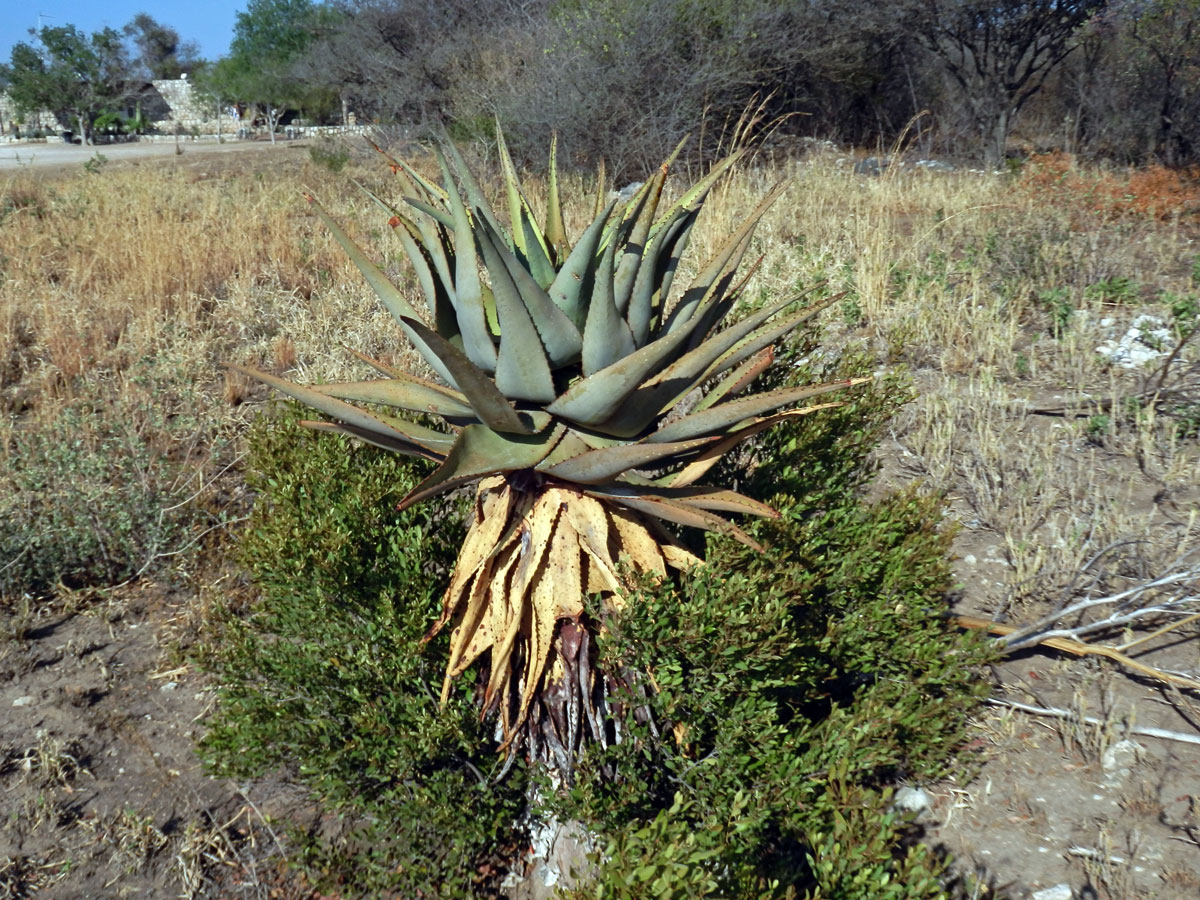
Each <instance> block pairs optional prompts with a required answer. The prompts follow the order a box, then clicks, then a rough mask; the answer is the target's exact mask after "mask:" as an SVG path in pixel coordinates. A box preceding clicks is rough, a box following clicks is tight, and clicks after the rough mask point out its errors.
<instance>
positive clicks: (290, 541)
mask: <svg viewBox="0 0 1200 900" xmlns="http://www.w3.org/2000/svg"><path fill="white" fill-rule="evenodd" d="M300 415H301V414H300V413H299V412H298V411H297V410H296V409H291V410H290V411H289V412H288V413H286V414H285V415H282V416H279V417H275V418H264V419H262V420H260V422H259V423H258V424H257V425H256V426H255V428H254V430H253V432H252V434H251V440H250V456H249V460H248V470H249V472H248V476H247V480H248V483H249V485H250V487H251V488H253V489H254V490H255V491H257V492H258V499H257V502H256V505H255V508H254V512H253V515H252V519H251V522H250V523H249V526H248V528H247V531H246V533H245V535H244V537H243V541H242V551H241V556H242V561H243V562H244V564H245V565H246V567H247V569H248V570H249V572H250V574H251V576H252V577H253V580H254V582H255V585H256V586H257V588H258V592H259V596H258V599H257V600H256V601H255V602H254V604H253V607H252V609H251V610H250V612H249V615H248V617H246V618H245V619H233V620H231V621H230V622H229V624H228V631H227V634H226V635H224V640H223V641H222V642H221V644H222V649H221V650H220V651H219V654H218V656H217V658H215V659H213V660H211V661H210V664H211V666H212V667H213V669H214V671H215V674H216V675H217V677H218V679H219V680H220V682H221V685H222V687H221V691H220V702H219V705H218V708H217V712H216V714H215V716H214V718H213V719H212V720H211V721H210V723H209V730H208V733H207V735H206V737H205V738H204V740H203V742H202V748H201V749H202V755H203V756H204V757H205V758H206V760H207V762H208V763H209V765H210V766H211V768H212V769H213V770H214V771H215V772H218V773H220V774H223V775H231V776H237V777H245V776H255V775H261V774H263V773H266V772H271V771H276V770H278V769H281V768H282V769H283V770H284V771H286V772H287V773H289V774H290V775H291V777H293V778H294V779H295V780H297V781H298V782H300V783H302V784H304V785H306V786H307V787H309V788H310V789H311V790H312V791H313V793H314V794H315V795H316V796H317V797H319V798H320V799H321V800H323V801H325V802H326V803H327V804H328V805H329V806H330V807H331V808H334V809H336V810H338V811H339V812H341V813H345V814H348V816H349V819H350V821H351V822H353V823H354V825H353V829H352V833H351V835H350V836H349V838H347V839H345V840H343V841H340V842H332V841H326V842H322V841H321V840H319V839H317V838H315V837H308V838H306V839H305V840H306V841H307V843H306V845H305V848H304V857H305V859H306V861H307V863H308V866H307V868H308V871H309V874H310V877H312V878H313V879H314V880H315V881H317V882H320V883H324V881H326V880H328V881H330V882H331V883H332V882H334V881H336V882H338V883H339V887H338V889H339V890H340V891H341V892H342V893H343V894H344V895H345V896H354V895H355V894H356V892H357V893H358V894H359V895H362V896H381V895H383V894H384V893H388V894H391V893H395V894H396V895H398V896H405V897H409V896H417V895H418V891H421V890H424V891H426V893H425V894H423V895H422V896H439V897H470V896H475V895H476V894H477V893H478V892H479V890H481V884H482V882H483V881H486V878H485V876H483V875H480V874H479V873H480V871H481V870H482V871H487V870H488V867H487V863H488V861H489V859H490V857H491V855H492V854H494V853H496V852H497V848H498V847H500V846H501V840H500V838H501V836H502V835H505V834H507V833H508V832H510V831H511V823H512V822H513V820H514V819H515V817H516V814H517V813H518V812H519V811H520V808H521V805H522V804H523V796H524V788H523V776H522V773H521V772H520V771H514V772H512V773H510V775H509V777H508V779H506V780H505V781H504V782H503V783H502V784H501V785H499V786H496V785H494V784H490V783H488V779H489V776H493V775H494V774H495V770H496V769H497V768H498V757H497V754H496V746H495V743H494V742H493V740H492V738H491V734H490V731H489V730H488V729H487V728H485V727H484V726H483V725H481V724H480V722H479V721H478V716H477V715H476V713H475V710H474V706H473V705H472V704H471V702H470V699H471V698H470V687H469V685H468V686H466V687H463V688H460V690H459V691H458V692H457V693H456V694H455V695H454V696H453V697H452V699H451V702H450V703H449V705H448V707H447V709H446V710H445V711H439V709H438V703H437V698H438V692H439V690H440V687H441V680H442V675H443V673H444V671H445V662H446V642H447V640H448V638H446V637H441V638H439V639H437V640H435V641H433V642H431V643H430V644H429V645H428V646H422V644H421V639H422V637H423V635H424V634H425V632H426V631H427V630H428V628H429V626H430V625H431V624H432V623H433V621H434V619H435V617H436V615H437V611H438V609H439V605H440V599H441V594H442V591H443V590H444V588H445V583H446V575H447V571H448V566H449V564H450V563H451V562H453V559H454V556H455V553H456V550H457V547H458V546H459V545H460V544H461V541H462V538H463V535H464V533H465V532H464V528H463V526H462V524H461V522H462V519H463V515H462V512H463V510H462V508H461V507H459V506H457V505H456V504H455V503H454V502H452V501H446V502H441V503H436V502H435V503H427V504H423V505H420V506H418V507H416V508H415V509H412V510H408V511H405V512H403V513H397V512H396V509H395V507H396V504H397V502H398V501H399V500H400V498H401V497H403V496H404V494H405V493H407V492H408V491H409V490H410V489H411V488H412V487H413V486H414V485H415V484H416V483H417V482H418V481H420V479H421V478H422V477H423V476H424V475H425V474H428V464H426V463H422V462H414V461H413V460H410V459H407V458H403V457H399V456H396V455H394V454H390V453H386V452H384V451H381V450H376V449H374V448H372V447H368V446H365V445H361V444H358V443H355V442H351V441H348V440H345V439H342V438H339V437H335V436H329V435H317V434H314V433H313V432H311V431H309V430H307V429H303V428H301V427H299V426H298V425H297V419H298V417H299V416H300ZM463 681H465V680H463ZM298 837H299V836H298ZM322 873H325V874H322ZM331 873H332V874H331ZM430 885H438V886H439V887H438V890H437V892H436V893H433V894H431V893H428V891H429V890H430V887H429V886H430Z"/></svg>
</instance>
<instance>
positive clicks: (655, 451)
mask: <svg viewBox="0 0 1200 900" xmlns="http://www.w3.org/2000/svg"><path fill="white" fill-rule="evenodd" d="M715 440H717V439H716V438H701V439H700V440H690V441H676V442H674V443H656V444H618V445H617V446H615V447H601V448H600V449H597V450H588V451H587V452H586V453H581V454H579V455H578V456H575V457H572V458H571V459H566V460H563V461H562V462H559V463H555V464H554V465H552V466H548V467H543V468H541V469H540V471H541V472H542V473H543V474H545V475H549V476H551V477H552V478H561V479H562V480H563V481H570V482H574V483H575V484H603V483H604V482H606V481H610V480H612V479H613V478H614V477H615V476H617V475H620V474H621V473H622V472H627V471H629V470H630V469H635V468H638V467H639V466H646V465H650V464H651V463H662V461H663V460H666V459H667V458H668V457H673V456H679V455H680V454H684V453H687V452H689V451H692V450H696V449H698V448H700V447H703V446H705V445H706V444H711V443H713V442H714V441H715Z"/></svg>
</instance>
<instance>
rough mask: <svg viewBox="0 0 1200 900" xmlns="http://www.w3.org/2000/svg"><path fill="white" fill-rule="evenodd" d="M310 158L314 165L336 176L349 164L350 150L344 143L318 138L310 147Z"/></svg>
mask: <svg viewBox="0 0 1200 900" xmlns="http://www.w3.org/2000/svg"><path fill="white" fill-rule="evenodd" d="M308 158H309V159H310V160H311V161H312V163H313V165H316V166H320V167H321V168H322V169H325V170H327V171H329V172H333V173H334V174H335V175H336V174H337V173H339V172H341V171H342V170H343V169H345V168H346V166H347V165H348V164H349V162H350V149H349V148H348V147H347V146H346V145H345V144H344V143H343V142H342V141H337V140H331V139H329V138H324V137H323V138H318V139H317V140H315V141H314V142H313V143H311V144H309V145H308Z"/></svg>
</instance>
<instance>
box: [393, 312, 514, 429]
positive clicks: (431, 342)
mask: <svg viewBox="0 0 1200 900" xmlns="http://www.w3.org/2000/svg"><path fill="white" fill-rule="evenodd" d="M405 324H406V325H407V326H408V327H409V328H411V329H412V330H413V331H414V332H415V333H416V334H417V336H418V337H420V338H421V340H423V341H424V342H425V344H426V346H428V347H429V348H430V349H431V351H432V352H433V353H435V354H436V356H437V359H438V361H439V362H440V363H441V364H442V365H443V366H444V367H445V369H446V370H447V371H449V372H452V373H453V374H454V383H455V384H456V385H457V386H458V388H459V390H461V391H462V392H463V394H464V395H466V398H467V402H469V403H470V404H471V408H472V409H473V410H475V415H476V416H478V417H479V420H480V421H481V422H483V424H485V425H487V426H488V427H489V428H491V429H493V430H495V431H503V432H508V433H512V434H529V433H530V432H531V429H530V427H529V425H528V424H527V423H525V422H523V421H522V420H521V417H520V416H518V415H517V411H516V410H515V409H513V407H512V405H511V404H509V402H508V400H507V399H505V397H504V395H503V394H502V393H500V389H499V388H497V387H496V384H495V382H493V381H492V380H491V379H490V378H488V377H487V375H485V374H484V373H483V372H482V371H481V370H480V369H479V368H478V367H477V366H476V365H475V364H474V363H473V362H471V360H469V359H468V358H467V357H466V355H465V354H464V353H463V351H461V350H459V349H458V348H457V347H455V346H454V345H453V344H452V343H450V342H449V341H448V340H446V339H445V338H443V337H442V336H441V335H440V334H438V333H437V332H436V331H432V330H430V329H429V328H428V327H426V326H425V324H424V323H422V322H418V321H417V320H416V319H405Z"/></svg>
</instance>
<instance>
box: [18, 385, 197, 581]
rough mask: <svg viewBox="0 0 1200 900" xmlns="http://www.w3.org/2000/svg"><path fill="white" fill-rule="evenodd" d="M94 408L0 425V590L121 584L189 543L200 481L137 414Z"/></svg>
mask: <svg viewBox="0 0 1200 900" xmlns="http://www.w3.org/2000/svg"><path fill="white" fill-rule="evenodd" d="M98 408H100V403H99V402H97V403H95V404H91V403H87V402H83V401H80V402H78V403H76V404H75V405H74V406H71V407H67V408H64V409H62V410H59V411H57V412H56V413H54V414H52V415H50V416H48V417H46V418H31V419H29V420H28V421H26V422H23V423H21V425H20V426H19V427H14V428H11V429H10V430H8V431H6V432H0V463H2V465H0V561H2V562H0V597H4V596H15V595H20V594H31V595H34V596H42V595H47V594H49V593H52V592H53V591H54V590H55V588H56V587H57V586H58V585H60V584H62V585H65V586H67V587H70V588H80V587H104V586H107V585H113V584H117V583H119V582H121V581H124V580H126V579H128V578H130V577H133V576H135V575H139V574H143V573H146V572H150V571H154V570H156V569H157V568H159V567H160V566H161V564H162V563H163V562H165V560H166V559H167V558H168V554H175V553H176V552H177V551H179V550H180V549H181V547H183V546H185V545H186V544H187V543H188V540H189V536H190V533H191V530H192V528H193V526H194V525H195V524H196V522H197V520H198V510H197V509H196V508H195V507H193V506H192V505H190V504H188V503H187V502H186V500H187V495H188V492H189V491H190V490H191V489H192V488H194V486H195V485H194V484H191V485H189V484H188V483H185V482H186V479H185V478H183V477H181V474H182V473H181V470H180V469H179V467H177V466H175V465H174V464H172V463H171V462H169V461H168V459H167V458H166V457H165V456H164V455H163V454H162V453H161V452H159V451H158V450H157V449H155V448H154V447H153V446H151V444H150V443H149V442H148V441H147V436H146V435H145V434H143V433H141V432H140V431H139V428H138V426H137V425H135V424H134V422H135V421H136V419H137V417H138V415H139V413H137V412H134V411H131V410H130V409H128V408H127V407H123V406H122V405H121V404H119V403H114V405H113V406H110V407H108V410H107V411H106V412H105V413H103V414H102V413H100V412H98V411H96V410H97V409H98ZM141 412H142V413H144V412H145V411H144V410H142V411H141Z"/></svg>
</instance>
